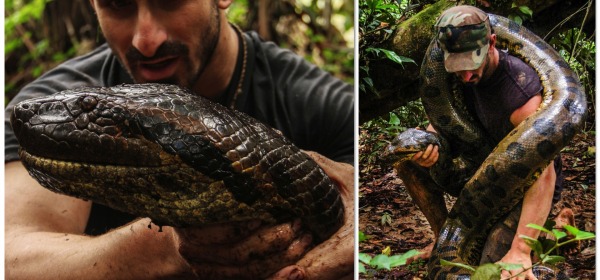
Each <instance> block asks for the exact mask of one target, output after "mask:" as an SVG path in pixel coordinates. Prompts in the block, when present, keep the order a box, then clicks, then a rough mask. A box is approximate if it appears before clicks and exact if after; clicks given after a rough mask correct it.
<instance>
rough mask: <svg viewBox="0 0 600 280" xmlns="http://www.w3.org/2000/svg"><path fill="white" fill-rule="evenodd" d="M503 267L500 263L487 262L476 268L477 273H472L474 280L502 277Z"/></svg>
mask: <svg viewBox="0 0 600 280" xmlns="http://www.w3.org/2000/svg"><path fill="white" fill-rule="evenodd" d="M501 273H502V269H501V268H500V265H498V264H494V263H486V264H484V265H481V266H479V267H478V268H477V269H475V273H473V275H471V279H472V280H489V279H500V274H501Z"/></svg>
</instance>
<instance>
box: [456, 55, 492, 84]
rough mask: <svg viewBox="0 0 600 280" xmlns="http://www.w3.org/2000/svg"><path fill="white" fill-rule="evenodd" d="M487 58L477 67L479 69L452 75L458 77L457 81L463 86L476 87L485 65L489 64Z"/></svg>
mask: <svg viewBox="0 0 600 280" xmlns="http://www.w3.org/2000/svg"><path fill="white" fill-rule="evenodd" d="M488 60H489V56H488V57H486V58H485V59H484V60H483V63H481V65H480V66H479V68H477V69H475V70H463V71H457V72H454V74H455V75H456V76H457V77H458V79H459V80H460V81H461V82H463V83H465V84H473V85H476V84H478V83H479V82H480V81H481V78H482V77H483V74H484V70H485V68H486V65H487V64H488V63H489V61H488Z"/></svg>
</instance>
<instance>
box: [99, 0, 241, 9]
mask: <svg viewBox="0 0 600 280" xmlns="http://www.w3.org/2000/svg"><path fill="white" fill-rule="evenodd" d="M90 1H91V0H90ZM231 3H233V0H219V2H218V3H217V6H218V7H219V9H223V10H225V9H227V8H229V6H230V5H231Z"/></svg>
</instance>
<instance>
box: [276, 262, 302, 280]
mask: <svg viewBox="0 0 600 280" xmlns="http://www.w3.org/2000/svg"><path fill="white" fill-rule="evenodd" d="M302 279H306V272H305V271H304V268H302V267H300V266H298V265H290V266H286V267H284V268H283V269H281V270H280V271H278V272H277V273H275V274H273V275H271V276H270V277H269V278H267V280H302Z"/></svg>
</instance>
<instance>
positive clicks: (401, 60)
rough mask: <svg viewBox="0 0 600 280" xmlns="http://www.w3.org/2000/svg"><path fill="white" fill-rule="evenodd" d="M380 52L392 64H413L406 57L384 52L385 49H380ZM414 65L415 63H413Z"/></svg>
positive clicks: (388, 51) (387, 51)
mask: <svg viewBox="0 0 600 280" xmlns="http://www.w3.org/2000/svg"><path fill="white" fill-rule="evenodd" d="M381 51H382V52H383V53H384V54H385V56H386V57H387V58H388V59H390V60H391V61H393V62H396V63H398V64H400V65H402V64H403V63H404V62H412V63H415V61H414V60H412V59H410V58H408V57H404V56H399V55H398V54H396V53H395V52H393V51H390V50H386V49H381ZM415 64H416V63H415Z"/></svg>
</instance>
